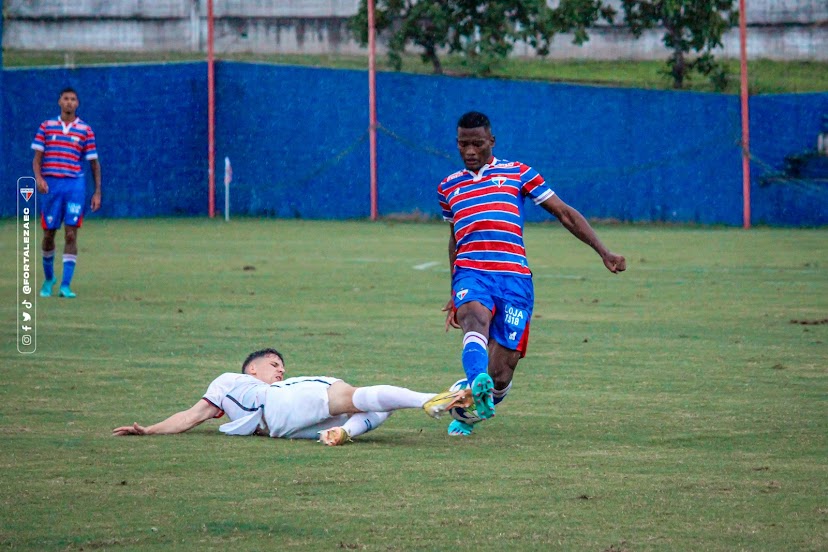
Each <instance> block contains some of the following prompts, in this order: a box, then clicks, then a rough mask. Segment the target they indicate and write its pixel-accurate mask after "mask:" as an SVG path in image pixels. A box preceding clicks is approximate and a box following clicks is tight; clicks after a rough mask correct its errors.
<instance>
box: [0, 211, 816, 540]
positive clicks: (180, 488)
mask: <svg viewBox="0 0 828 552" xmlns="http://www.w3.org/2000/svg"><path fill="white" fill-rule="evenodd" d="M598 231H599V233H600V235H601V236H602V238H603V239H604V241H605V242H606V243H607V244H609V245H610V246H611V247H612V248H613V249H614V250H617V251H618V252H620V253H623V254H625V255H626V256H627V259H628V261H629V269H628V271H627V272H626V273H625V274H623V275H612V274H609V273H608V272H607V271H606V270H605V269H604V268H603V267H602V265H601V263H600V260H599V259H598V257H597V256H596V255H595V254H594V253H592V252H591V251H590V250H589V249H588V248H587V247H586V246H584V245H582V244H580V243H579V242H578V241H577V240H576V239H574V238H573V237H572V236H570V235H569V234H568V233H567V232H566V231H565V230H562V229H561V228H560V227H559V226H557V225H551V224H549V225H529V226H528V228H527V247H528V249H529V255H530V261H531V262H532V267H533V270H534V272H535V287H536V294H537V301H536V308H535V313H536V315H535V318H534V319H533V321H532V339H531V343H530V346H529V353H528V356H527V357H526V358H525V359H524V360H523V361H522V362H521V364H520V367H519V369H518V371H517V374H516V377H515V381H514V388H513V390H512V393H511V394H510V396H509V398H508V399H507V401H506V402H504V403H503V404H502V405H501V407H500V409H499V410H498V416H497V417H496V418H495V419H494V420H492V421H489V422H486V423H485V424H484V425H482V426H480V427H479V428H478V429H477V431H476V432H475V435H474V436H473V437H472V438H470V439H465V440H463V439H457V438H449V437H448V436H447V435H446V433H445V428H446V425H447V422H446V421H445V420H440V421H434V420H431V419H429V418H427V417H426V416H424V415H423V414H422V413H420V412H414V411H405V412H400V413H397V414H395V415H394V416H393V417H392V418H391V419H390V420H389V421H388V422H387V423H386V424H385V425H384V426H383V427H381V428H379V429H378V430H376V431H374V432H372V433H369V434H366V435H364V436H362V437H361V438H360V439H358V442H356V443H354V444H352V445H349V446H345V447H341V448H326V447H323V446H321V445H319V444H318V443H314V442H308V441H282V440H271V439H264V438H231V437H225V436H222V435H220V434H219V433H218V431H217V426H218V423H217V422H207V423H206V424H204V425H203V426H200V427H198V428H196V429H195V430H193V431H192V432H191V433H190V434H187V435H179V436H167V437H154V438H113V437H110V436H109V432H110V430H111V428H112V427H115V426H117V425H122V424H126V423H131V422H132V421H140V422H144V423H152V422H154V421H157V420H159V419H161V418H163V417H164V416H166V415H167V414H170V413H172V412H174V411H176V410H179V409H182V408H185V407H189V406H190V405H192V404H193V403H195V402H196V401H198V400H199V398H200V397H201V395H202V394H203V392H204V390H205V389H206V385H207V383H209V381H210V380H211V379H212V378H213V377H214V376H215V375H217V374H219V373H221V372H223V371H230V370H236V369H237V367H238V366H239V364H240V362H241V360H242V358H243V357H244V355H245V354H246V353H247V352H248V351H250V350H252V349H253V348H258V347H262V346H276V347H277V348H279V349H280V350H282V351H283V352H284V354H285V356H286V360H287V365H288V369H289V370H290V373H291V374H293V375H301V374H328V375H336V376H340V377H344V378H346V379H347V380H348V381H350V382H351V383H354V384H357V385H366V384H376V383H392V384H399V385H405V386H409V387H412V388H414V389H418V390H423V391H427V390H438V389H440V388H444V387H446V386H448V385H449V384H450V383H452V382H453V381H454V380H455V379H457V378H458V377H459V375H460V373H461V369H460V365H459V351H460V335H459V333H458V332H452V333H449V334H445V333H444V332H443V329H442V328H443V316H442V313H441V312H440V307H441V306H442V305H443V304H444V303H445V301H446V299H447V294H448V271H447V269H446V268H445V265H446V260H445V246H446V243H447V234H448V230H447V227H446V226H445V225H442V224H437V223H424V224H413V223H392V222H379V223H368V222H361V221H349V222H321V221H301V220H300V221H295V220H255V219H240V220H234V221H232V222H230V223H229V224H227V223H224V222H222V221H209V220H201V219H178V220H172V219H159V220H152V219H149V220H99V219H95V218H91V219H89V220H88V221H87V224H85V225H84V228H83V229H82V230H81V232H80V241H79V243H80V254H79V262H78V269H77V274H76V280H75V285H74V286H73V287H74V289H75V291H76V292H77V293H78V299H76V300H73V301H70V300H65V299H58V298H52V299H40V300H39V301H38V307H37V322H38V334H37V352H36V353H35V354H33V355H20V354H18V353H17V352H16V347H15V340H16V333H15V325H14V322H13V321H14V319H15V285H16V284H15V263H14V262H13V261H12V259H13V258H14V251H15V244H14V236H15V233H16V230H15V222H14V221H13V220H4V221H0V235H2V238H0V240H1V241H0V248H2V249H1V250H2V251H3V252H4V253H3V255H4V262H3V263H2V265H0V289H1V290H2V295H0V298H1V299H2V301H1V302H0V315H2V318H3V319H4V320H5V321H6V322H5V323H4V324H3V325H2V327H0V338H1V339H2V341H1V343H2V345H0V366H2V368H0V374H2V378H0V404H2V409H0V438H2V446H1V447H0V469H2V473H3V477H2V478H0V510H1V511H2V523H1V524H0V548H3V549H11V550H36V551H45V550H81V549H83V550H94V549H107V550H204V549H208V550H229V549H233V550H266V549H268V550H309V551H316V550H335V549H346V550H368V551H387V550H401V551H411V550H447V549H456V550H474V549H491V550H566V551H568V550H592V551H613V552H619V551H636V552H639V551H648V550H654V551H655V550H705V551H732V550H772V551H775V550H778V551H788V550H812V551H816V550H824V549H825V542H826V538H828V533H826V527H828V498H826V497H828V459H827V458H828V454H827V453H828V417H826V412H828V374H826V358H828V354H827V353H828V345H826V343H828V324H807V325H805V324H800V323H792V321H811V322H817V321H820V320H825V319H826V318H828V265H826V259H828V240H827V239H826V232H825V230H802V229H767V228H757V229H753V230H750V231H744V230H740V229H730V228H727V229H725V228H710V229H705V228H688V227H641V226H602V227H599V228H598ZM59 243H61V241H60V240H59ZM429 261H435V262H438V263H439V264H438V265H437V266H434V267H433V268H430V269H427V270H415V269H413V268H412V267H413V266H414V265H417V264H422V263H427V262H429ZM246 267H247V268H246ZM251 267H252V268H251Z"/></svg>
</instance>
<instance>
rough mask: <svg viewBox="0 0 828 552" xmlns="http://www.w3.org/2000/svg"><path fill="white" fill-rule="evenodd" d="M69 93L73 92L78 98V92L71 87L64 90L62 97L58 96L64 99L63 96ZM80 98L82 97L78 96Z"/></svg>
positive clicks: (61, 92) (61, 93)
mask: <svg viewBox="0 0 828 552" xmlns="http://www.w3.org/2000/svg"><path fill="white" fill-rule="evenodd" d="M67 92H71V93H72V94H74V95H75V96H78V91H77V90H75V89H74V88H72V87H71V86H67V87H66V88H64V89H63V90H61V91H60V95H59V96H58V98H61V97H63V95H64V94H66V93H67ZM78 97H80V96H78Z"/></svg>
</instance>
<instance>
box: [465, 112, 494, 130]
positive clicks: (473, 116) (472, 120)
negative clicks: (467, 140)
mask: <svg viewBox="0 0 828 552" xmlns="http://www.w3.org/2000/svg"><path fill="white" fill-rule="evenodd" d="M457 126H458V127H459V128H479V127H483V128H485V129H487V130H492V123H491V122H490V121H489V118H488V117H486V116H485V115H484V114H483V113H480V112H479V111H469V112H468V113H464V114H463V116H462V117H460V120H459V121H457Z"/></svg>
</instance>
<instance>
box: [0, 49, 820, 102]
mask: <svg viewBox="0 0 828 552" xmlns="http://www.w3.org/2000/svg"><path fill="white" fill-rule="evenodd" d="M220 59H224V60H235V61H259V62H266V63H277V64H288V65H307V66H312V67H334V68H340V69H361V70H364V69H366V68H367V66H368V62H367V58H366V57H365V56H343V55H299V54H297V55H275V54H274V55H265V54H223V55H221V56H220ZM665 59H666V56H665ZM202 60H204V55H203V54H196V53H190V52H68V53H64V52H51V51H27V50H5V51H4V53H3V63H4V65H5V66H6V67H27V66H43V65H65V64H67V63H71V64H75V65H92V64H101V63H128V62H159V61H161V62H175V61H202ZM727 65H728V72H729V78H728V86H727V89H726V91H725V92H727V93H730V94H738V93H739V63H738V61H737V60H728V61H727ZM666 67H667V66H666V62H665V61H624V60H620V61H592V60H550V59H542V58H535V59H514V58H513V59H508V60H505V61H504V62H503V63H502V64H500V65H499V66H498V67H497V68H496V69H495V70H494V71H493V75H492V76H493V77H495V78H504V79H523V80H537V81H548V82H570V83H580V84H592V85H600V86H618V87H632V88H653V89H670V88H671V87H672V81H671V80H670V79H669V78H668V77H666V76H665V75H664V74H663V73H664V71H665V69H666ZM377 68H378V70H379V71H391V70H392V69H391V68H390V66H389V64H388V59H387V57H386V56H378V58H377ZM444 69H445V72H446V74H449V75H465V74H468V69H467V68H466V67H464V66H463V64H462V62H461V60H460V59H459V58H457V57H447V58H446V59H445V60H444ZM402 70H403V71H404V72H408V73H425V74H430V73H431V66H430V65H428V64H423V63H422V61H420V58H419V56H416V55H410V56H406V57H405V58H404V60H403V68H402ZM748 76H749V86H750V91H751V93H752V94H767V93H783V92H788V93H792V92H824V91H828V62H818V61H784V62H783V61H773V60H767V59H759V60H751V61H750V62H749V64H748ZM687 89H688V90H696V91H703V92H709V91H712V90H713V88H712V86H711V85H710V83H709V82H708V81H707V79H706V78H704V77H702V76H699V75H692V76H691V78H690V80H689V82H688V83H687Z"/></svg>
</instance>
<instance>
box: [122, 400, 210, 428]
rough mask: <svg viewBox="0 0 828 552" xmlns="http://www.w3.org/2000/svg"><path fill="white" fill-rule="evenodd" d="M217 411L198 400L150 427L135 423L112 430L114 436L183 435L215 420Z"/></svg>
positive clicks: (208, 404)
mask: <svg viewBox="0 0 828 552" xmlns="http://www.w3.org/2000/svg"><path fill="white" fill-rule="evenodd" d="M218 413H219V409H218V408H217V407H216V406H214V405H212V404H210V403H208V402H207V401H205V400H200V401H198V402H197V403H196V404H194V405H193V406H192V407H190V408H188V409H187V410H182V411H181V412H176V413H175V414H173V415H172V416H170V417H169V418H167V419H166V420H164V421H161V422H158V423H157V424H153V425H151V426H146V427H144V426H142V425H139V424H138V422H135V423H134V424H132V425H131V426H121V427H116V428H115V429H113V430H112V435H114V436H124V435H169V434H172V433H184V432H185V431H189V430H191V429H193V428H194V427H195V426H197V425H199V424H201V423H203V422H206V421H207V420H209V419H210V418H215V417H216V415H217V414H218Z"/></svg>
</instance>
